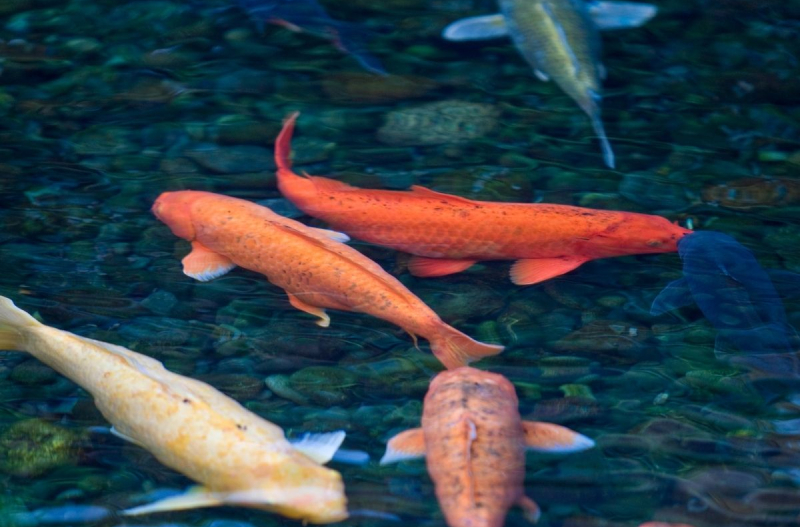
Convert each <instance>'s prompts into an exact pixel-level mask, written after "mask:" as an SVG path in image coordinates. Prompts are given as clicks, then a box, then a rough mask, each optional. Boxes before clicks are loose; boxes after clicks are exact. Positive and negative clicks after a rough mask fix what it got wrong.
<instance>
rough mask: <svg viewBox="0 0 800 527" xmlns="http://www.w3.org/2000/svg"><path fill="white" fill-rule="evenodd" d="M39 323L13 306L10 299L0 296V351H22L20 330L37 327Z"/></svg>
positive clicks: (22, 342)
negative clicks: (26, 327)
mask: <svg viewBox="0 0 800 527" xmlns="http://www.w3.org/2000/svg"><path fill="white" fill-rule="evenodd" d="M39 325H41V322H39V321H38V320H36V319H35V318H33V317H32V316H30V315H29V314H28V313H26V312H25V311H23V310H21V309H20V308H18V307H17V306H15V305H14V302H12V301H11V299H10V298H6V297H4V296H0V350H20V351H23V350H24V349H23V345H24V341H23V338H22V334H21V333H20V331H19V330H20V329H21V328H23V327H25V326H39Z"/></svg>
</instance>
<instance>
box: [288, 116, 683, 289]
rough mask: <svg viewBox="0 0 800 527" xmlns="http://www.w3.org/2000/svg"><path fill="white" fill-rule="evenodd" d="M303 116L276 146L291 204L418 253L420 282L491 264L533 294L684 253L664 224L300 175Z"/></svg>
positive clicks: (677, 230)
mask: <svg viewBox="0 0 800 527" xmlns="http://www.w3.org/2000/svg"><path fill="white" fill-rule="evenodd" d="M296 118H297V114H296V113H295V114H293V115H292V116H290V117H289V119H288V120H287V121H286V123H285V124H284V127H283V130H282V131H281V133H280V135H279V136H278V138H277V140H276V143H275V162H276V164H277V166H278V172H277V177H278V188H279V189H280V191H281V193H283V195H284V197H286V198H288V199H289V201H291V202H292V203H294V205H295V206H296V207H297V208H299V209H300V210H302V211H303V212H305V213H306V214H309V215H311V216H314V217H315V218H320V219H322V220H324V221H326V222H328V223H329V224H330V225H331V226H332V227H333V228H334V229H336V230H339V231H343V232H346V233H348V234H351V235H352V236H354V237H356V238H359V239H362V240H365V241H368V242H370V243H374V244H377V245H384V246H387V247H391V248H393V249H397V250H399V251H403V252H407V253H411V254H413V255H414V256H413V257H412V258H411V261H410V263H409V270H410V271H411V274H413V275H415V276H423V277H424V276H444V275H449V274H453V273H458V272H461V271H464V270H466V269H467V268H469V267H471V266H472V265H473V264H475V263H476V262H478V261H482V260H517V262H516V263H515V264H514V265H513V266H512V267H511V280H512V281H513V282H514V283H515V284H517V285H528V284H535V283H537V282H541V281H543V280H547V279H549V278H553V277H555V276H559V275H562V274H564V273H567V272H569V271H571V270H573V269H575V268H577V267H579V266H580V265H581V264H583V263H585V262H588V261H589V260H594V259H597V258H608V257H611V256H624V255H631V254H649V253H665V252H673V251H676V250H677V245H676V244H677V241H678V240H679V239H680V238H682V237H683V236H684V235H686V234H689V233H690V232H692V231H690V230H687V229H684V228H682V227H679V226H677V225H674V224H672V223H670V222H669V221H668V220H667V219H666V218H662V217H661V216H651V215H648V214H637V213H633V212H621V211H604V210H596V209H587V208H583V207H573V206H569V205H555V204H544V203H494V202H488V201H473V200H469V199H465V198H461V197H458V196H453V195H450V194H443V193H441V192H435V191H433V190H429V189H426V188H424V187H420V186H416V185H415V186H412V187H411V190H410V191H396V190H372V189H359V188H356V187H352V186H350V185H347V184H345V183H342V182H340V181H335V180H333V179H328V178H324V177H319V176H299V175H297V174H295V173H294V172H292V170H291V161H290V159H289V155H290V148H291V146H290V143H291V138H292V132H293V131H294V124H295V120H296Z"/></svg>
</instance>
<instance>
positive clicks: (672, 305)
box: [650, 278, 694, 316]
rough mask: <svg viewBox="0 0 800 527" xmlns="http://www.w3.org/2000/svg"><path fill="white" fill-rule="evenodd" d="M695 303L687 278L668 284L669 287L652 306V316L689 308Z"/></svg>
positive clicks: (657, 297)
mask: <svg viewBox="0 0 800 527" xmlns="http://www.w3.org/2000/svg"><path fill="white" fill-rule="evenodd" d="M693 302H694V297H693V296H692V292H691V290H690V289H689V282H687V281H686V279H685V278H680V279H678V280H675V281H673V282H670V283H669V284H667V287H665V288H664V290H663V291H661V292H660V293H659V294H658V296H656V298H655V300H653V305H651V306H650V314H651V315H653V316H658V315H663V314H664V313H666V312H667V311H672V310H673V309H678V308H680V307H684V306H688V305H689V304H692V303H693Z"/></svg>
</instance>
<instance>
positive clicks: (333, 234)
mask: <svg viewBox="0 0 800 527" xmlns="http://www.w3.org/2000/svg"><path fill="white" fill-rule="evenodd" d="M309 229H311V230H312V231H314V232H316V233H317V234H321V235H322V236H325V237H326V238H330V239H331V240H333V241H335V242H339V243H347V242H349V241H350V236H348V235H346V234H345V233H343V232H338V231H332V230H330V229H319V228H317V227H309Z"/></svg>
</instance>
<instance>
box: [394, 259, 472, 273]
mask: <svg viewBox="0 0 800 527" xmlns="http://www.w3.org/2000/svg"><path fill="white" fill-rule="evenodd" d="M475 263H477V260H450V259H445V258H427V257H425V256H412V257H411V260H409V262H408V270H409V272H410V273H411V274H412V275H414V276H419V277H423V278H424V277H431V276H447V275H449V274H455V273H460V272H461V271H465V270H467V269H469V268H470V267H472V266H473V265H475Z"/></svg>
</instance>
